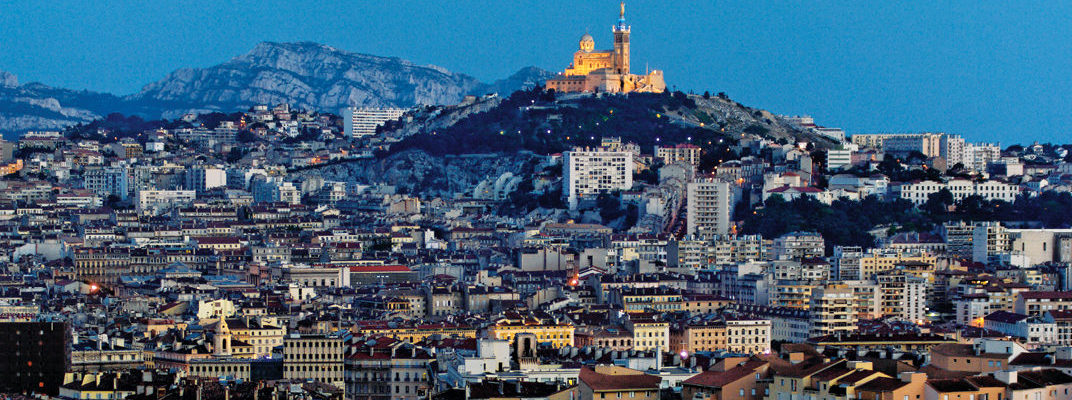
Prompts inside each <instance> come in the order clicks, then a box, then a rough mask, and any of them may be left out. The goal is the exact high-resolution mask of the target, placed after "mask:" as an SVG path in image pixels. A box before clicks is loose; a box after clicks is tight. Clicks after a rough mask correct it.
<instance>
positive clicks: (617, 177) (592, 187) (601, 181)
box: [562, 147, 633, 210]
mask: <svg viewBox="0 0 1072 400" xmlns="http://www.w3.org/2000/svg"><path fill="white" fill-rule="evenodd" d="M562 163H563V178H564V181H565V184H566V187H565V190H563V193H562V195H563V196H564V197H566V200H567V201H568V203H569V207H570V209H571V210H572V209H576V208H577V205H578V204H579V203H580V201H581V200H583V199H585V198H594V196H595V195H598V194H599V193H604V192H610V191H614V190H628V189H629V188H632V187H633V153H630V152H628V151H610V150H606V149H603V148H582V147H575V148H573V150H572V151H567V152H566V153H564V154H563V155H562Z"/></svg>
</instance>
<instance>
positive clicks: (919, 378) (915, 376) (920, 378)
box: [900, 372, 927, 383]
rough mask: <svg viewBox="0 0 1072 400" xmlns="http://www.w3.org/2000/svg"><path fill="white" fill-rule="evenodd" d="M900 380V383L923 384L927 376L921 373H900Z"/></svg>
mask: <svg viewBox="0 0 1072 400" xmlns="http://www.w3.org/2000/svg"><path fill="white" fill-rule="evenodd" d="M900 378H901V382H907V383H914V382H925V381H926V380H927V374H926V373H923V372H902V373H901V375H900Z"/></svg>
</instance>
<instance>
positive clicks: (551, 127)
mask: <svg viewBox="0 0 1072 400" xmlns="http://www.w3.org/2000/svg"><path fill="white" fill-rule="evenodd" d="M411 116H412V117H413V119H412V121H410V122H409V123H406V124H402V125H399V126H394V127H393V129H390V130H388V131H386V132H383V133H381V134H380V135H382V136H384V138H386V139H388V140H394V141H398V142H397V143H395V144H394V145H393V146H392V147H391V150H390V151H388V152H383V153H381V154H378V157H377V158H374V159H363V160H357V161H352V162H345V163H340V164H333V165H328V166H324V167H321V168H312V169H307V170H304V171H301V174H302V175H306V176H322V177H324V178H325V179H329V180H339V181H347V182H359V183H365V184H388V185H395V186H398V187H399V189H400V190H402V191H404V192H406V193H413V194H419V195H422V196H430V197H434V196H443V195H450V194H451V193H454V192H459V191H461V192H466V191H469V190H471V189H472V188H473V187H474V186H475V185H477V184H478V183H480V182H481V181H482V180H484V179H487V177H489V176H500V175H502V174H503V173H506V172H510V173H513V174H515V175H521V176H529V175H531V174H525V173H523V172H524V168H526V167H531V165H532V161H533V160H534V159H535V158H537V157H539V155H546V154H552V153H556V152H561V151H566V150H568V149H570V148H571V147H573V146H598V145H599V143H600V142H601V141H602V139H603V138H604V137H618V138H621V139H622V141H623V142H632V143H637V144H639V145H640V146H641V151H643V152H645V153H651V152H652V151H653V146H655V145H660V146H666V145H674V144H682V143H691V144H695V145H697V146H699V147H701V149H702V156H701V160H700V166H699V167H700V169H701V170H703V171H709V170H710V169H711V168H713V167H714V166H715V165H718V164H719V163H721V162H724V161H726V160H731V159H735V158H737V157H741V156H744V155H747V153H745V151H747V150H743V149H742V148H740V147H738V146H737V144H738V142H739V140H740V139H741V138H742V137H751V138H757V137H761V138H766V139H769V140H773V141H776V142H780V143H793V142H795V141H807V142H810V143H814V144H815V145H816V146H818V147H827V148H828V147H830V146H831V145H832V143H830V142H829V141H828V140H826V139H825V138H822V137H818V136H816V135H814V134H811V133H809V132H805V131H801V130H798V129H796V128H794V127H793V126H792V125H790V124H788V123H786V122H785V121H783V120H781V119H780V118H778V117H777V116H775V115H773V114H771V113H769V112H767V111H764V110H758V109H754V108H750V107H747V106H744V105H741V104H740V103H737V102H735V101H733V100H731V99H729V98H727V97H725V96H721V97H720V96H707V97H705V96H699V95H686V94H684V93H675V94H670V93H665V94H630V95H627V96H624V95H604V96H596V95H591V94H571V95H557V96H556V95H554V94H553V93H550V92H545V91H542V90H527V91H518V92H515V93H514V94H513V95H511V96H509V97H506V98H503V97H501V96H487V97H484V98H480V99H478V100H477V101H475V102H471V103H465V104H459V105H454V106H444V107H426V108H422V109H421V110H419V111H418V112H415V113H413V114H411Z"/></svg>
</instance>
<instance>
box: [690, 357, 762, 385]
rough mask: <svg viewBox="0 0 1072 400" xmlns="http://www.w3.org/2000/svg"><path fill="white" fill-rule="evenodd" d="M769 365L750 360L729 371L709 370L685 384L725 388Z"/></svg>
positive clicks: (760, 361)
mask: <svg viewBox="0 0 1072 400" xmlns="http://www.w3.org/2000/svg"><path fill="white" fill-rule="evenodd" d="M767 364H768V363H767V362H766V361H763V360H758V359H757V360H749V361H747V362H745V363H744V364H741V365H738V366H736V367H733V368H730V369H729V370H727V371H714V370H707V371H704V372H702V373H700V374H698V375H695V376H693V377H691V378H689V379H686V380H685V381H684V382H682V383H683V384H686V385H695V386H706V387H711V388H719V387H723V386H725V385H727V384H730V383H733V382H736V381H738V380H740V379H741V378H744V377H747V376H751V375H752V374H753V373H754V372H755V370H756V369H758V368H759V367H762V366H764V365H767Z"/></svg>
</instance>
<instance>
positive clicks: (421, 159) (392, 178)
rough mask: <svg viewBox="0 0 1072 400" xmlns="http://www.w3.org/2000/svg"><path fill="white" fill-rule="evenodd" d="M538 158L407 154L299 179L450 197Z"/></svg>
mask: <svg viewBox="0 0 1072 400" xmlns="http://www.w3.org/2000/svg"><path fill="white" fill-rule="evenodd" d="M533 157H535V156H534V155H532V154H531V153H500V154H473V155H465V156H456V157H434V156H431V155H428V153H425V152H423V151H416V150H415V151H405V152H401V153H397V154H392V155H390V156H388V157H386V158H382V159H364V160H358V161H353V162H346V163H341V164H335V165H330V166H326V167H323V168H316V169H309V170H305V171H301V172H299V173H298V174H297V175H296V176H301V177H302V179H304V178H305V177H313V176H315V177H322V178H324V179H328V180H335V181H343V182H350V181H353V182H359V183H365V184H386V185H394V186H396V187H397V188H398V189H399V190H401V191H402V192H405V193H412V194H419V195H422V196H430V197H434V196H450V195H452V194H453V193H456V192H464V191H470V190H472V188H473V187H475V186H476V185H477V184H478V183H480V182H481V181H483V180H485V179H487V177H489V176H500V175H502V174H503V173H505V172H513V173H517V172H518V171H520V170H521V169H522V168H523V166H524V165H525V164H526V163H528V162H530V161H531V160H532V158H533Z"/></svg>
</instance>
